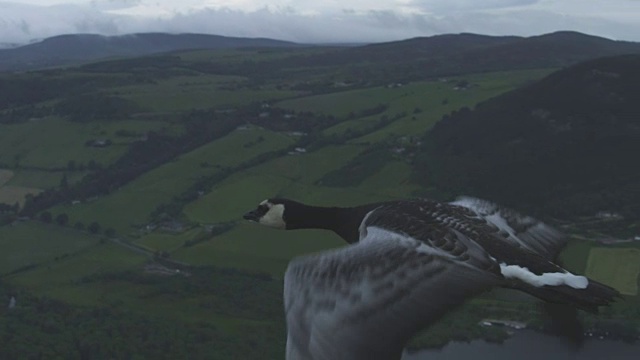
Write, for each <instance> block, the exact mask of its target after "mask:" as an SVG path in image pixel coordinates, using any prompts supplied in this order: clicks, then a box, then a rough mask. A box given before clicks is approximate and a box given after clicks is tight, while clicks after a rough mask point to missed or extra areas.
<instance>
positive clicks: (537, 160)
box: [416, 55, 640, 219]
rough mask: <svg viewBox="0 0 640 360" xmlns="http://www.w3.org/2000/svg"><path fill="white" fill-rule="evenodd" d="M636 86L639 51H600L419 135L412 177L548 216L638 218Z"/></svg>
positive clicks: (639, 75) (639, 79) (638, 98)
mask: <svg viewBox="0 0 640 360" xmlns="http://www.w3.org/2000/svg"><path fill="white" fill-rule="evenodd" d="M638 84H640V56H637V55H628V56H620V57H612V58H604V59H599V60H594V61H590V62H586V63H582V64H579V65H576V66H573V67H571V68H568V69H566V70H563V71H559V72H557V73H554V74H552V75H550V76H548V77H547V78H545V79H544V80H542V81H540V82H537V83H535V84H532V85H530V86H527V87H524V88H521V89H519V90H516V91H513V92H510V93H507V94H504V95H502V96H499V97H496V98H493V99H491V100H489V101H486V102H484V103H481V104H479V105H478V106H477V107H476V108H475V109H474V110H470V109H468V108H463V109H461V110H458V111H455V112H454V113H452V114H451V115H449V116H445V117H444V118H443V119H442V120H441V121H439V122H438V123H437V124H436V125H435V126H434V128H433V129H432V130H431V131H430V132H429V133H428V134H427V135H426V138H425V141H424V147H423V152H422V154H421V156H420V157H419V159H418V162H417V165H416V173H417V174H418V176H416V179H430V180H429V181H431V182H432V183H434V184H435V185H436V186H438V187H441V188H443V189H447V190H449V191H450V192H452V193H458V194H459V193H467V194H473V195H475V196H480V197H485V198H489V199H493V200H495V201H497V202H499V203H503V204H508V205H512V206H513V205H517V207H520V208H528V210H529V211H534V212H538V213H545V214H548V215H553V216H560V217H565V216H575V215H594V214H595V213H597V212H598V211H612V212H615V213H620V214H621V215H622V216H625V217H629V218H634V219H637V218H638V217H640V206H639V205H638V204H640V167H638V166H637V163H638V154H640V117H638V104H639V103H640V91H638V90H639V88H638ZM418 181H421V180H418ZM425 185H426V184H425Z"/></svg>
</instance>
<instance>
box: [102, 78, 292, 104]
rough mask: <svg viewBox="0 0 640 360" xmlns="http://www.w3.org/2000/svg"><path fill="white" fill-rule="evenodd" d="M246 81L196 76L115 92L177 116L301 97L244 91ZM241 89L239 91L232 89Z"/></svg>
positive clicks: (265, 89)
mask: <svg viewBox="0 0 640 360" xmlns="http://www.w3.org/2000/svg"><path fill="white" fill-rule="evenodd" d="M245 81H246V79H245V78H242V77H238V76H225V75H205V74H194V76H179V77H172V78H168V79H166V80H160V81H158V82H157V83H153V84H146V85H130V86H124V87H119V88H113V89H112V90H111V91H112V94H114V95H118V96H121V97H123V98H126V99H129V100H133V101H135V102H136V103H137V104H138V105H140V106H142V108H143V109H145V110H147V111H154V112H161V113H162V112H177V111H185V110H191V109H207V108H212V107H220V108H224V107H234V106H238V105H241V104H245V103H246V102H247V99H251V100H252V101H255V102H259V101H266V100H274V99H281V98H286V97H291V96H294V95H297V93H296V92H292V91H285V90H278V89H276V88H275V87H272V86H265V87H260V88H254V87H252V88H243V83H244V82H245ZM234 87H240V89H238V90H234V89H230V88H234Z"/></svg>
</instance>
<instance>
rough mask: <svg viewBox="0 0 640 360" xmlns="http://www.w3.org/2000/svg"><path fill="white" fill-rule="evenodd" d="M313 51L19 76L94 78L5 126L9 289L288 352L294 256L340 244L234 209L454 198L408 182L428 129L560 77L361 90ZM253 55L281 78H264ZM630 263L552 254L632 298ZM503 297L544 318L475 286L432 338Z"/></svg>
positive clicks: (110, 64)
mask: <svg viewBox="0 0 640 360" xmlns="http://www.w3.org/2000/svg"><path fill="white" fill-rule="evenodd" d="M322 51H324V50H322V49H317V48H314V49H296V50H273V51H256V50H243V51H238V50H233V51H229V50H225V51H220V52H217V51H189V52H184V53H179V54H171V55H170V56H169V55H168V56H160V57H149V58H141V59H135V60H131V62H128V61H127V60H112V61H107V62H98V63H94V64H87V65H85V66H83V67H79V68H72V69H69V70H57V71H56V72H53V73H47V72H42V73H37V72H36V73H33V74H29V75H16V77H17V78H19V79H22V80H24V81H26V82H29V81H33V79H34V78H39V81H41V82H42V83H43V84H47V83H48V82H49V81H51V82H53V81H54V80H55V81H59V80H60V79H63V80H65V81H69V83H70V84H72V85H73V84H75V82H81V81H80V80H82V79H85V80H86V79H92V81H93V82H91V84H92V86H93V87H90V88H82V89H83V91H86V93H87V94H85V95H86V98H84V99H80V100H79V99H78V98H76V97H74V96H70V95H69V94H66V93H65V94H60V96H53V97H52V98H46V99H37V101H36V100H34V102H35V104H36V110H37V111H40V112H46V113H47V115H46V116H41V117H37V118H35V119H32V118H30V117H29V118H28V119H26V120H24V121H17V120H16V121H15V122H10V123H0V165H1V166H2V170H0V202H5V203H7V204H8V205H11V206H13V204H14V203H16V202H18V203H19V204H20V206H21V210H22V211H25V209H26V210H31V211H32V213H29V215H30V216H21V217H20V218H19V220H18V216H17V213H16V216H14V217H13V218H12V217H11V216H8V217H7V218H8V219H9V220H10V221H7V224H6V225H4V226H0V276H1V278H0V279H1V281H2V282H3V283H6V284H8V285H9V286H12V287H16V288H18V289H20V291H25V292H29V293H32V294H36V295H38V296H46V297H49V298H51V299H55V300H56V301H60V302H61V303H63V304H66V305H68V306H71V307H74V306H82V307H88V308H92V307H95V308H96V309H103V308H108V309H110V310H109V311H123V312H125V313H126V312H131V313H132V314H135V316H142V317H145V319H151V320H149V321H152V320H153V321H160V322H161V321H165V320H170V321H172V322H175V323H178V324H183V325H184V326H187V328H188V330H185V331H192V332H190V333H189V334H201V333H199V332H198V331H200V330H202V329H200V330H194V329H193V328H191V327H189V326H196V327H202V328H207V327H208V326H210V327H213V328H215V329H217V330H216V331H220V332H221V333H222V334H223V335H220V334H219V333H216V334H218V335H219V336H222V337H224V336H230V337H233V338H234V339H236V340H235V341H237V342H238V343H239V344H240V345H239V346H238V349H243V348H250V347H251V346H250V345H249V344H257V345H256V346H258V350H253V351H254V352H253V353H252V354H254V355H255V357H254V358H260V357H259V356H260V354H257V355H256V353H261V351H264V352H266V353H269V354H276V355H273V357H274V358H277V357H282V356H281V353H280V352H281V351H282V347H281V345H282V342H283V339H282V337H281V336H280V335H281V333H280V332H279V331H281V330H282V323H283V319H282V318H281V316H282V315H281V303H280V293H281V290H282V289H281V286H282V284H281V278H282V273H283V271H284V269H285V268H286V266H287V263H288V262H289V261H290V259H291V258H293V257H295V256H298V255H301V254H305V253H310V252H317V251H322V250H324V249H328V248H334V247H338V246H342V245H343V243H342V241H341V240H340V239H339V238H338V237H337V236H336V235H334V234H328V233H324V232H322V231H299V232H295V231H291V232H281V231H276V230H269V229H263V228H259V227H257V226H253V225H252V224H247V223H245V222H243V221H242V220H241V216H242V214H243V213H244V212H246V211H247V210H250V209H252V208H254V207H255V206H256V205H257V204H258V203H259V202H260V201H262V200H264V199H265V198H268V197H274V196H281V197H288V198H293V199H296V200H299V201H303V202H309V203H313V204H318V205H341V206H349V205H356V204H361V203H366V202H372V201H379V200H391V199H399V198H408V197H413V196H417V195H424V194H429V195H435V196H439V197H442V198H446V197H447V196H446V194H444V192H442V191H441V190H440V189H437V188H435V187H429V186H424V185H423V184H424V183H426V182H427V181H416V178H415V173H414V165H415V161H416V160H415V159H416V156H417V153H418V152H419V149H420V146H421V142H422V139H423V137H424V134H425V132H427V131H429V130H430V129H431V128H432V127H433V125H434V124H435V123H436V122H438V121H439V120H440V119H442V118H443V116H446V115H448V114H451V113H452V112H454V111H459V110H460V109H463V108H466V109H473V108H474V107H475V106H476V105H477V104H479V103H481V102H483V101H485V100H487V99H490V98H493V97H495V96H497V95H499V94H502V93H505V92H507V91H510V90H513V89H516V88H518V87H521V86H523V85H525V84H527V83H529V82H533V81H536V80H538V79H540V78H542V77H544V76H546V75H548V74H549V73H551V72H553V71H554V70H555V68H553V67H547V68H539V69H527V70H512V71H500V72H486V73H481V74H474V73H466V74H465V73H463V74H460V73H456V74H450V75H447V76H432V77H426V76H425V77H423V78H416V79H414V80H411V81H408V80H406V79H405V80H403V81H402V82H396V81H392V80H394V79H393V78H389V79H383V80H385V81H378V82H376V83H368V82H366V81H365V80H362V79H360V80H358V81H352V79H353V78H354V77H356V76H355V75H353V74H346V70H345V69H343V68H340V67H335V66H324V67H319V66H315V65H314V66H308V67H305V66H303V65H295V64H298V62H302V63H304V61H302V60H300V59H305V56H307V57H310V56H312V55H314V54H318V53H321V52H322ZM327 51H328V50H327ZM331 51H334V49H332V50H331ZM249 59H250V61H249ZM280 60H282V61H283V63H284V64H294V65H286V66H285V65H282V66H280V65H279V63H277V62H278V61H280ZM287 61H289V62H287ZM261 64H262V65H264V66H265V67H266V70H273V71H266V70H265V71H257V70H261V69H260V66H261ZM276 65H277V66H276ZM269 66H270V67H269ZM287 66H291V67H290V68H288V67H287ZM211 69H214V70H216V69H224V70H225V71H226V73H219V71H217V70H216V71H214V70H211ZM274 69H275V70H274ZM283 69H284V70H283ZM227 70H228V71H227ZM128 74H132V75H136V76H137V77H135V79H134V78H131V77H130V76H128ZM22 77H24V79H23V78H22ZM132 79H134V80H132ZM82 84H83V85H82V86H85V85H84V80H83V81H82ZM74 86H75V85H74ZM81 100H82V101H81ZM84 101H90V103H91V104H93V105H95V106H96V107H100V106H104V108H103V109H102V110H103V111H102V110H101V111H96V109H93V108H91V109H87V108H85V107H84ZM60 104H63V105H64V106H62V105H60ZM113 104H116V105H118V106H120V107H118V106H116V109H114V108H111V107H110V106H111V105H113ZM43 109H44V110H43ZM9 110H11V111H14V112H16V113H20V112H21V111H22V112H25V113H29V112H30V111H36V110H34V109H30V108H28V107H26V108H25V107H23V106H22V105H20V106H16V107H15V108H11V109H8V110H4V111H5V113H9V112H10V111H9ZM45 110H46V111H45ZM104 114H112V115H109V116H106V115H104ZM5 115H6V114H5ZM104 116H106V117H104ZM12 121H13V120H12ZM220 129H222V130H220ZM194 139H196V140H194ZM102 140H103V141H102ZM107 140H108V141H107ZM95 141H98V142H95ZM141 169H144V171H142V170H141ZM114 174H115V175H114ZM104 179H108V181H107V180H104ZM421 180H423V179H421ZM38 193H40V195H37V194H38ZM27 194H32V195H37V196H27ZM8 211H9V210H8ZM10 211H14V210H13V209H11V210H10ZM0 215H2V213H1V212H0ZM639 257H640V254H639V253H638V251H637V249H635V248H631V249H618V248H615V249H610V248H608V247H605V246H600V245H595V244H594V243H585V242H583V241H579V240H576V239H573V240H572V241H571V242H570V244H569V246H568V247H567V250H566V251H565V252H564V253H563V254H562V256H561V258H562V259H563V261H564V262H565V263H566V264H567V267H568V268H570V269H572V271H576V272H580V273H582V272H585V271H586V272H587V274H588V275H590V276H593V277H594V278H596V279H599V280H601V281H603V282H607V283H612V285H613V286H615V287H616V288H618V289H620V290H621V291H622V292H623V293H624V294H625V295H627V296H626V297H625V301H627V302H626V303H625V304H632V305H629V307H631V308H633V306H634V305H633V301H636V300H637V297H635V296H636V295H637V282H636V283H634V279H635V281H637V278H638V272H640V269H639V268H637V267H634V266H633V265H622V263H623V262H622V261H620V260H619V259H620V258H623V259H625V260H624V263H625V264H631V263H633V264H638V263H640V259H639ZM616 262H618V263H617V265H616V266H613V265H614V263H616ZM25 297H26V295H25ZM507 298H508V297H507ZM262 300H264V301H262ZM34 301H35V300H34ZM498 307H500V308H502V309H504V313H506V314H516V313H518V311H519V310H518V309H520V308H525V309H526V311H524V312H522V313H521V314H520V316H522V317H524V318H526V319H525V320H529V319H531V318H535V317H536V316H537V313H536V311H535V309H533V308H534V306H533V305H532V301H531V300H530V299H528V300H524V301H523V300H520V299H517V300H513V299H510V298H508V299H507V300H503V299H497V298H496V296H494V294H489V295H485V296H483V297H482V298H481V299H478V300H474V301H472V302H471V305H470V307H469V308H465V309H464V310H463V311H462V312H461V313H460V314H458V315H452V317H451V318H448V320H447V321H448V322H445V323H443V324H444V325H442V328H444V329H446V330H443V331H444V332H443V334H446V335H447V336H445V335H442V336H440V337H438V339H439V340H438V341H440V343H438V342H437V341H435V342H432V343H429V345H441V344H442V342H446V341H448V339H449V336H448V335H450V334H449V332H455V331H456V330H455V329H456V328H458V327H459V328H465V329H466V330H465V331H467V330H469V329H471V330H469V331H470V332H465V335H464V336H469V337H471V336H479V334H478V331H479V330H477V326H476V323H477V321H476V317H478V316H479V315H478V314H482V313H483V312H484V311H485V309H496V308H498ZM615 315H616V314H613V315H612V317H615ZM114 316H115V315H114ZM456 316H457V317H456ZM124 317H126V315H125V316H124ZM119 321H125V320H119ZM451 324H456V325H460V326H451ZM247 329H250V331H247ZM274 329H275V330H274ZM202 331H204V330H202ZM259 334H266V335H265V336H264V337H261V336H259ZM470 334H473V335H470ZM218 335H216V336H218ZM194 336H195V335H194ZM198 336H199V335H198ZM264 339H268V340H269V341H267V340H264ZM192 340H193V339H191V340H189V339H186V340H184V341H185V342H189V341H192ZM167 341H168V340H167ZM267 342H268V343H267ZM274 344H275V345H274ZM176 351H177V350H176ZM220 351H221V352H220V353H218V354H217V356H219V357H218V358H233V357H234V356H235V355H237V353H234V352H233V351H234V350H233V349H231V350H230V349H227V348H225V350H224V351H228V353H224V354H223V352H222V351H223V350H220ZM235 351H240V350H235ZM0 354H1V353H0ZM220 354H223V355H220ZM229 354H232V355H229ZM225 355H227V357H224V356H225ZM220 356H222V357H220Z"/></svg>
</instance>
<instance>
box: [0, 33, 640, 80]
mask: <svg viewBox="0 0 640 360" xmlns="http://www.w3.org/2000/svg"><path fill="white" fill-rule="evenodd" d="M300 46H311V45H308V44H307V45H304V44H296V43H293V42H287V41H280V40H273V39H266V38H239V37H225V36H217V35H204V34H166V33H141V34H132V35H123V36H101V35H88V34H78V35H61V36H55V37H52V38H48V39H45V40H42V41H40V42H36V43H32V44H29V45H24V46H19V47H13V48H6V49H0V71H24V70H34V69H41V68H46V67H53V66H61V65H73V64H79V63H84V62H90V61H95V60H98V59H105V58H114V57H137V56H143V55H150V54H158V53H164V52H171V51H180V50H190V49H223V48H241V47H271V48H273V47H300ZM316 46H318V47H321V46H320V45H316ZM324 46H326V45H324ZM629 53H640V43H634V42H623V41H613V40H609V39H605V38H601V37H597V36H591V35H586V34H582V33H577V32H567V31H565V32H555V33H551V34H546V35H540V36H532V37H519V36H486V35H477V34H465V33H463V34H449V35H436V36H431V37H418V38H413V39H408V40H402V41H393V42H386V43H378V44H370V45H362V46H341V47H335V46H331V47H327V51H326V52H318V53H315V54H313V55H306V56H303V57H300V58H299V59H295V60H292V61H297V62H298V63H300V64H299V65H305V64H306V65H309V64H313V65H321V66H341V65H344V64H354V63H367V64H370V65H371V66H370V68H369V71H370V72H371V73H373V74H374V75H375V73H376V72H379V71H381V69H380V67H381V66H382V67H384V68H385V69H384V70H385V72H387V73H388V72H394V73H397V76H398V77H399V79H400V80H401V78H402V77H406V78H415V77H416V75H419V74H423V73H425V72H428V73H429V75H430V76H433V75H438V74H442V75H448V74H453V73H469V72H478V71H495V70H507V69H521V68H534V67H562V66H566V65H570V64H574V63H577V62H580V61H584V60H589V59H593V58H597V57H603V56H612V55H620V54H629ZM282 65H283V66H285V65H288V64H285V63H283V64H282ZM390 65H392V66H390ZM394 75H395V74H394Z"/></svg>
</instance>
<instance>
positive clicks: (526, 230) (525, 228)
mask: <svg viewBox="0 0 640 360" xmlns="http://www.w3.org/2000/svg"><path fill="white" fill-rule="evenodd" d="M451 204H452V205H457V206H461V207H464V208H467V209H469V210H471V211H472V212H473V213H475V215H476V216H477V217H478V218H479V219H482V220H484V221H486V222H487V223H488V224H489V225H491V226H492V227H494V228H496V230H497V232H498V234H500V235H501V238H503V239H504V240H505V241H507V242H508V243H510V244H511V245H514V246H516V247H519V248H525V249H527V250H529V251H533V252H535V253H537V254H538V255H540V256H542V257H544V258H545V259H547V260H553V259H554V258H555V257H556V255H557V254H558V253H559V252H560V250H562V248H563V247H564V246H565V245H566V243H567V238H566V237H565V236H564V234H562V233H561V232H560V231H558V230H556V229H554V228H553V227H551V226H549V225H547V224H545V223H543V222H541V221H539V220H537V219H535V218H532V217H530V216H524V215H521V214H519V213H517V212H516V211H514V210H511V209H508V208H504V207H501V206H498V205H496V204H494V203H492V202H489V201H486V200H481V199H477V198H472V197H460V198H458V199H457V200H456V201H454V202H452V203H451Z"/></svg>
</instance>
